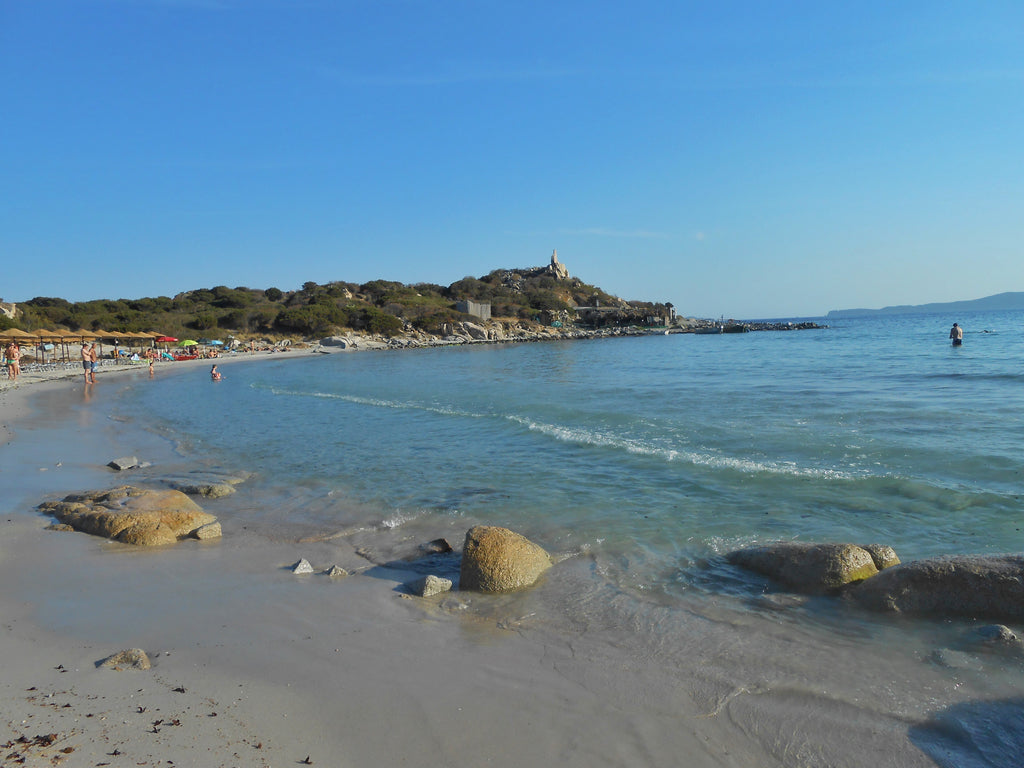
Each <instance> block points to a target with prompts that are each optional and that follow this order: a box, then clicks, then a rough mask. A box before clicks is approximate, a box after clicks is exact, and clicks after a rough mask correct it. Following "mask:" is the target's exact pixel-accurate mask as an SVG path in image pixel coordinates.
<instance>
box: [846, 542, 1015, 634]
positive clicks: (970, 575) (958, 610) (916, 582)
mask: <svg viewBox="0 0 1024 768" xmlns="http://www.w3.org/2000/svg"><path fill="white" fill-rule="evenodd" d="M850 598H851V599H853V600H854V601H855V602H857V603H859V604H860V605H863V606H865V607H867V608H871V609H873V610H879V611H898V612H901V613H913V614H933V615H940V616H962V617H966V618H979V619H980V618H987V619H994V620H996V621H1006V622H1010V623H1016V622H1024V555H995V556H956V557H936V558H928V559H925V560H916V561H914V562H910V563H903V564H902V565H899V566H897V567H895V568H890V569H888V570H886V571H884V572H883V573H880V574H879V575H878V576H876V577H875V578H873V579H870V580H868V581H867V582H865V583H864V584H861V585H860V586H859V587H857V589H855V590H851V592H850Z"/></svg>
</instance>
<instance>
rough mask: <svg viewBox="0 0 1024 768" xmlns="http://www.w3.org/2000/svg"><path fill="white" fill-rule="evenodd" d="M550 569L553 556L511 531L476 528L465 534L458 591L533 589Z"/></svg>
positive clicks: (496, 528)
mask: <svg viewBox="0 0 1024 768" xmlns="http://www.w3.org/2000/svg"><path fill="white" fill-rule="evenodd" d="M550 567H551V556H550V555H549V554H548V553H547V552H545V551H544V549H543V548H541V547H539V546H537V545H536V544H534V543H533V542H532V541H530V540H529V539H527V538H526V537H524V536H520V535H519V534H518V533H515V532H514V531H510V530H509V529H508V528H498V527H495V526H490V525H477V526H474V527H473V528H470V529H469V530H468V531H466V543H465V546H464V547H463V550H462V568H461V571H460V576H459V589H469V590H475V591H478V592H512V591H514V590H517V589H523V588H525V587H529V586H531V585H532V584H533V583H534V582H536V581H537V579H539V578H540V576H541V574H543V573H544V572H545V571H546V570H547V569H548V568H550Z"/></svg>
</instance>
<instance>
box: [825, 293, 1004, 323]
mask: <svg viewBox="0 0 1024 768" xmlns="http://www.w3.org/2000/svg"><path fill="white" fill-rule="evenodd" d="M1011 309H1024V291H1016V292H1009V291H1008V292H1006V293H997V294H996V295H995V296H986V297H985V298H983V299H972V300H970V301H947V302H944V303H937V304H913V305H911V304H902V305H899V306H896V307H883V308H882V309H833V310H832V311H831V312H829V313H828V315H827V317H829V318H832V319H836V318H840V317H861V316H864V315H911V314H924V313H927V312H1003V311H1006V310H1011Z"/></svg>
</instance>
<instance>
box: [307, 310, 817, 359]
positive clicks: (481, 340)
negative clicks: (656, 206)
mask: <svg viewBox="0 0 1024 768" xmlns="http://www.w3.org/2000/svg"><path fill="white" fill-rule="evenodd" d="M827 328H828V326H827V325H820V324H818V323H815V322H812V321H804V322H799V323H792V322H768V321H758V322H738V321H734V320H730V321H728V323H726V324H723V322H722V321H718V320H707V319H694V318H690V319H683V318H679V319H677V320H676V321H675V322H674V323H673V324H672V325H670V326H665V327H653V328H647V327H642V326H614V327H603V328H587V327H583V326H577V325H565V326H538V325H536V324H535V323H532V324H528V323H519V322H512V323H503V322H500V321H490V322H479V323H474V322H470V321H463V322H459V323H452V324H451V325H449V327H448V328H446V329H445V330H446V332H445V333H444V334H443V335H435V334H430V333H425V332H423V331H420V330H417V329H415V328H412V327H411V326H410V327H409V328H407V329H406V331H405V333H404V334H403V335H401V336H393V337H386V336H382V335H375V334H359V333H349V334H344V335H336V336H327V337H324V338H321V339H319V340H315V341H310V342H307V343H308V344H310V345H311V348H312V351H314V352H326V353H330V352H336V351H355V350H367V349H378V350H380V349H416V348H426V347H448V346H457V345H463V344H510V343H527V342H538V341H568V340H578V339H610V338H622V337H635V336H666V335H675V334H686V333H694V334H705V333H745V332H748V331H797V330H823V329H827Z"/></svg>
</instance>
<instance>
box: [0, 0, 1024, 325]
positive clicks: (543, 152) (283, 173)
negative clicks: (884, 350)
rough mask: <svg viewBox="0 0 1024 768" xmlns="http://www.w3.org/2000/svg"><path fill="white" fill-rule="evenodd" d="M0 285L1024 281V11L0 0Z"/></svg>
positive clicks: (39, 292) (741, 286)
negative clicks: (518, 279)
mask: <svg viewBox="0 0 1024 768" xmlns="http://www.w3.org/2000/svg"><path fill="white" fill-rule="evenodd" d="M0 94H2V98H0V263H2V268H0V297H3V298H4V299H5V300H6V301H23V300H26V299H29V298H32V297H34V296H62V297H65V298H68V299H72V300H85V299H98V298H138V297H141V296H157V295H169V296H173V295H174V294H175V293H178V292H180V291H183V290H189V289H192V288H200V287H211V286H214V285H228V286H231V287H235V286H243V285H244V286H248V287H256V288H265V287H269V286H276V287H278V288H281V289H283V290H288V289H294V288H298V287H300V286H301V285H302V284H303V283H304V282H306V281H308V280H312V281H315V282H319V283H326V282H330V281H332V280H347V281H352V282H365V281H368V280H372V279H376V278H384V279H389V280H399V281H402V282H406V283H415V282H434V283H441V284H445V285H447V284H448V283H451V282H454V281H455V280H458V279H460V278H462V277H464V276H466V275H474V276H480V275H483V274H486V273H487V272H490V271H491V270H492V269H497V268H504V267H525V266H534V265H540V264H544V263H546V262H547V260H548V258H549V257H550V255H551V251H552V249H553V248H557V249H558V253H559V257H560V258H561V260H562V261H563V262H564V263H565V264H566V265H567V266H568V267H569V269H570V271H571V272H572V273H573V274H574V275H576V276H578V277H580V278H582V279H583V280H585V281H586V282H589V283H594V284H597V285H599V286H601V287H602V288H604V289H605V290H607V291H610V292H612V293H615V294H618V295H620V296H623V297H625V298H631V299H648V300H655V301H671V302H673V303H674V304H675V305H676V307H677V308H678V310H679V311H680V312H681V313H682V314H685V315H690V316H700V317H717V316H719V315H723V314H724V315H726V316H732V317H742V318H755V317H786V316H814V315H820V314H823V313H825V312H827V311H828V310H830V309H845V308H852V307H881V306H885V305H890V304H918V303H926V302H935V301H953V300H960V299H971V298H978V297H981V296H986V295H989V294H993V293H999V292H1002V291H1024V3H1021V2H1019V0H1013V1H1012V2H1010V1H1007V2H985V1H984V0H975V1H974V2H956V1H954V2H938V1H937V0H929V1H928V2H917V1H916V0H911V1H910V2H891V0H890V1H888V2H873V1H872V0H868V1H867V2H856V3H847V2H830V1H829V0H814V1H813V2H785V1H781V2H764V0H749V1H739V0H734V1H731V0H718V1H716V2H688V1H685V0H680V1H678V2H664V0H662V1H661V2H648V0H631V2H628V3H627V2H614V3H613V2H600V1H599V0H592V1H591V2H577V0H567V1H565V2H558V0H546V1H545V2H532V1H530V0H528V1H524V2H514V1H512V0H429V1H428V0H366V2H363V1H362V0H353V1H347V0H337V1H336V2H327V0H0Z"/></svg>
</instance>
